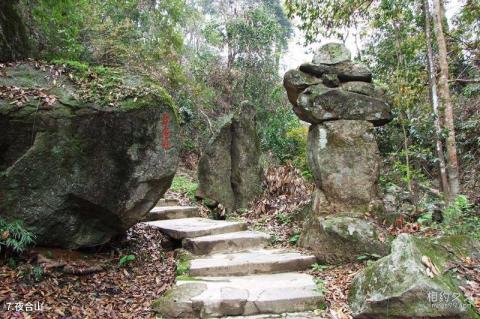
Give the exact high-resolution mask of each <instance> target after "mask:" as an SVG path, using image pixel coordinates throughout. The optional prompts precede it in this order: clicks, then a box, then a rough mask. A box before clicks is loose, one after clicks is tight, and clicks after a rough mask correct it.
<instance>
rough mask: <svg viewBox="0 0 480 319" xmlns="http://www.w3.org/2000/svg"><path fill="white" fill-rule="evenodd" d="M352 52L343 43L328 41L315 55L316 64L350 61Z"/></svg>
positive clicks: (314, 61)
mask: <svg viewBox="0 0 480 319" xmlns="http://www.w3.org/2000/svg"><path fill="white" fill-rule="evenodd" d="M351 58H352V53H351V52H350V50H348V49H347V47H346V46H345V45H344V44H343V43H327V44H324V45H322V46H321V47H319V48H318V49H317V50H316V51H315V54H314V56H313V63H316V64H337V63H340V62H345V61H350V59H351Z"/></svg>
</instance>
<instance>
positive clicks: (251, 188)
mask: <svg viewBox="0 0 480 319" xmlns="http://www.w3.org/2000/svg"><path fill="white" fill-rule="evenodd" d="M255 118H256V111H255V107H254V106H253V105H251V104H250V103H248V102H242V103H241V105H240V107H239V109H238V110H237V112H235V114H232V115H230V116H228V117H227V118H226V119H225V120H224V123H223V125H221V127H220V129H219V131H218V132H217V133H216V134H215V135H214V136H213V137H212V138H211V140H210V141H209V143H208V144H207V146H206V147H205V150H204V152H203V154H202V156H201V158H200V162H199V165H198V182H199V187H198V190H197V194H196V197H197V198H199V199H203V200H206V202H207V203H212V204H213V205H217V204H222V206H223V207H224V208H225V209H226V211H227V212H230V211H233V210H235V209H239V208H246V207H247V206H248V204H249V202H250V201H252V200H253V199H254V198H255V197H256V196H257V195H259V194H260V192H261V184H262V169H261V167H260V164H259V160H260V142H259V139H258V136H257V130H256V119H255Z"/></svg>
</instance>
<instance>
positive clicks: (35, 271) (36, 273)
mask: <svg viewBox="0 0 480 319" xmlns="http://www.w3.org/2000/svg"><path fill="white" fill-rule="evenodd" d="M32 275H33V279H34V280H35V281H36V282H39V281H41V280H42V278H43V275H44V271H43V267H41V266H34V267H33V268H32Z"/></svg>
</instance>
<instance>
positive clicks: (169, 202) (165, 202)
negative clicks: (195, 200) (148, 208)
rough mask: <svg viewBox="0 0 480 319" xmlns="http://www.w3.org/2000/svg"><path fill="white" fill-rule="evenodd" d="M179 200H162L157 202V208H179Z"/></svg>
mask: <svg viewBox="0 0 480 319" xmlns="http://www.w3.org/2000/svg"><path fill="white" fill-rule="evenodd" d="M178 204H179V200H178V199H174V198H160V200H159V201H158V202H157V205H156V206H157V207H164V206H178Z"/></svg>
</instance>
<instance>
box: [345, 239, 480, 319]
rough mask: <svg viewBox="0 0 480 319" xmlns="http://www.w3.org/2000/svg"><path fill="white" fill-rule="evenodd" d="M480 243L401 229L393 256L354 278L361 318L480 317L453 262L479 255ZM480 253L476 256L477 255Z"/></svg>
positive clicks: (352, 296)
mask: <svg viewBox="0 0 480 319" xmlns="http://www.w3.org/2000/svg"><path fill="white" fill-rule="evenodd" d="M479 253H480V245H479V243H478V241H473V240H471V239H469V238H467V237H465V236H447V237H441V238H439V239H436V240H429V239H425V238H416V237H414V236H412V235H408V234H401V235H399V236H398V237H397V238H396V239H395V240H394V242H393V244H392V252H391V254H390V255H388V256H386V257H384V258H381V259H379V260H377V261H376V262H374V263H372V264H371V265H369V266H368V267H367V268H365V269H364V270H362V271H361V272H360V273H359V274H357V276H356V277H355V278H354V280H353V282H352V287H351V289H350V293H349V304H350V308H351V309H352V312H353V317H354V318H356V319H370V318H372V319H373V318H402V319H407V318H478V315H476V314H475V310H474V309H473V307H472V305H471V303H470V302H469V301H467V300H466V299H465V297H464V295H463V293H462V291H461V290H460V289H459V287H460V286H462V285H464V284H465V283H464V282H463V283H462V282H461V279H460V278H459V277H458V276H457V275H456V274H455V272H453V271H449V264H450V265H451V264H452V261H453V262H460V261H461V260H462V258H478V257H479ZM475 255H476V256H475Z"/></svg>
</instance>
